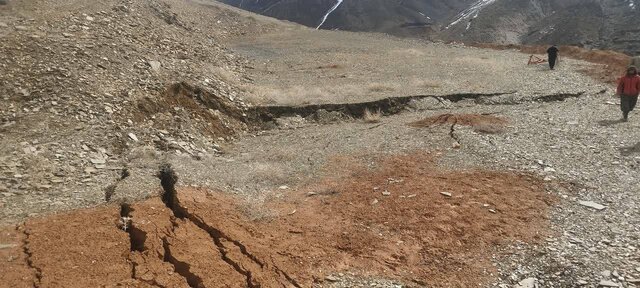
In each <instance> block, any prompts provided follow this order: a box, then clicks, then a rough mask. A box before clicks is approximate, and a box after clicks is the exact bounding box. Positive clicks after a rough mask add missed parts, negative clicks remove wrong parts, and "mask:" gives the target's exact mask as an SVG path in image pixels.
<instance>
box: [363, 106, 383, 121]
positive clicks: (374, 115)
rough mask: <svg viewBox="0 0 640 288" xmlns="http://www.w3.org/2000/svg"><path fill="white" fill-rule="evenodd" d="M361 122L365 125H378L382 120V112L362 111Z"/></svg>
mask: <svg viewBox="0 0 640 288" xmlns="http://www.w3.org/2000/svg"><path fill="white" fill-rule="evenodd" d="M362 120H364V122H365V123H378V122H380V121H381V120H382V112H381V111H380V110H377V111H375V112H371V111H370V110H369V109H364V114H363V116H362Z"/></svg>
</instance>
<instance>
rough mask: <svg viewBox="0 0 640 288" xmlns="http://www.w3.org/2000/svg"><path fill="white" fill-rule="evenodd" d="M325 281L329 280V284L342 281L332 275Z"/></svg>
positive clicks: (325, 278)
mask: <svg viewBox="0 0 640 288" xmlns="http://www.w3.org/2000/svg"><path fill="white" fill-rule="evenodd" d="M324 280H327V281H329V282H338V281H340V279H338V278H337V277H334V276H331V275H329V276H327V277H324Z"/></svg>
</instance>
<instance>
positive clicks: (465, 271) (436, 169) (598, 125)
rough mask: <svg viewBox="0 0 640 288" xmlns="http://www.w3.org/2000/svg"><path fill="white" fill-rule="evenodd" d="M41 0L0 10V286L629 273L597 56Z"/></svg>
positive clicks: (219, 10) (627, 150)
mask: <svg viewBox="0 0 640 288" xmlns="http://www.w3.org/2000/svg"><path fill="white" fill-rule="evenodd" d="M63 2H64V4H65V5H67V6H65V7H75V8H74V9H76V10H73V9H71V10H70V11H66V10H65V9H54V8H53V7H57V6H56V5H60V3H62V2H60V1H37V3H36V2H33V3H32V2H28V1H24V2H15V4H10V5H9V6H0V12H1V13H2V14H1V16H2V17H1V18H0V21H2V23H4V22H7V23H8V24H7V25H0V37H2V38H3V39H2V40H5V39H6V40H7V41H2V42H0V49H2V50H1V51H3V52H2V53H0V56H6V55H18V56H19V57H18V56H16V57H2V58H0V60H1V61H2V62H0V64H1V65H3V66H2V67H6V68H7V69H9V68H10V69H9V70H7V71H9V72H8V73H3V74H2V75H0V80H1V81H0V84H2V85H3V86H2V87H1V88H3V90H2V91H4V92H5V94H6V95H7V96H6V97H5V98H4V100H5V101H3V102H1V103H0V112H1V113H2V115H1V116H2V117H0V120H1V121H2V125H1V126H0V133H1V135H2V137H0V144H1V146H0V152H2V154H1V155H0V169H1V170H2V174H0V192H2V193H0V204H1V206H0V207H1V208H2V209H1V211H0V212H1V215H2V224H3V226H2V228H0V232H1V233H0V261H6V262H3V263H1V265H0V275H2V279H1V280H2V281H0V287H472V286H474V287H475V286H479V287H523V286H522V285H525V284H527V283H533V285H534V286H535V285H538V286H539V287H576V286H583V287H598V286H605V287H635V285H636V284H637V283H639V282H640V281H638V280H637V279H640V258H639V257H638V250H637V240H638V235H640V232H639V231H638V227H640V226H638V224H639V223H638V219H640V217H638V211H640V210H639V209H638V206H637V203H638V200H639V199H638V197H639V196H638V195H640V194H638V191H639V190H640V187H639V186H638V184H637V181H635V180H636V177H634V175H635V174H634V173H635V171H636V170H637V167H638V165H639V164H638V163H639V161H640V160H639V159H640V158H639V157H638V155H637V154H638V151H640V149H638V146H639V144H638V143H637V142H638V141H637V139H638V137H640V135H639V133H638V132H637V131H638V129H637V128H640V126H639V125H638V124H637V123H638V120H637V119H636V118H635V116H634V115H631V121H630V122H629V123H621V122H619V121H617V119H618V116H619V115H618V114H619V113H618V108H617V106H616V105H617V99H614V98H612V97H611V96H612V95H611V94H612V87H611V86H609V85H608V84H606V83H600V82H598V80H597V79H594V78H591V77H589V76H588V75H585V74H583V73H582V72H581V71H583V70H585V69H591V70H598V69H604V68H605V67H602V65H596V64H591V63H588V62H583V61H579V60H573V59H563V60H562V62H561V64H560V66H559V67H558V69H557V70H555V71H548V70H547V69H546V68H545V67H543V66H526V65H525V64H526V62H527V59H528V56H529V55H527V54H522V53H519V52H517V51H495V50H488V49H479V48H472V47H465V46H462V45H457V44H452V45H448V44H442V43H428V42H423V41H418V40H406V39H397V38H393V37H388V36H382V35H369V34H362V33H345V32H340V31H315V30H312V29H306V28H303V27H298V26H296V25H292V24H289V23H280V22H278V21H275V20H272V19H265V18H263V17H259V16H255V15H250V14H248V13H246V12H242V11H237V10H234V9H233V8H229V7H226V6H224V5H220V4H215V3H213V2H209V1H187V2H184V1H169V0H166V1H164V0H163V1H160V0H157V1H156V0H153V1H152V0H148V1H115V0H113V1H111V0H110V1H101V2H100V3H98V2H92V3H89V4H87V3H85V2H83V1H73V0H65V1H63ZM34 3H35V4H38V5H41V6H37V5H36V6H37V7H45V8H46V7H48V8H50V9H44V8H42V9H35V8H34V7H35V6H34V5H35V4H34ZM47 5H48V6H47ZM2 9H3V10H2ZM16 11H17V12H19V13H17V14H16V13H14V12H16ZM21 13H22V14H21ZM16 15H18V16H16ZM20 15H22V16H20ZM65 21H66V22H65ZM58 23H63V24H58ZM5 26H6V27H5ZM211 27H215V29H213V28H211ZM3 29H4V30H3ZM65 29H70V30H71V31H67V30H65ZM63 31H64V32H63ZM118 31H120V32H122V33H120V32H118ZM61 32H63V33H64V34H63V35H62V36H60V35H59V34H60V33H61ZM71 32H73V33H71ZM196 32H197V33H196ZM110 33H114V34H113V35H111V34H110ZM117 35H124V36H123V37H120V36H117ZM212 39H213V40H215V41H213V40H212ZM113 41H122V42H123V43H121V44H123V47H129V48H130V49H122V51H119V52H118V53H115V52H113V48H112V46H111V45H112V43H113ZM67 42H70V43H75V44H74V45H71V44H69V43H67ZM61 43H64V44H61ZM212 43H214V44H212ZM76 44H77V45H76ZM125 44H126V45H125ZM142 44H145V45H142ZM146 44H153V45H149V46H148V45H146ZM156 44H157V45H156ZM154 45H156V46H157V47H156V46H154ZM21 47H28V49H27V48H24V49H23V48H21ZM52 47H53V48H52ZM96 47H98V48H96ZM54 48H55V49H54ZM103 48H104V49H103ZM163 49H168V50H163ZM27 50H28V51H31V52H34V51H35V52H41V53H31V52H25V51H27ZM158 51H162V52H158ZM41 55H45V56H41ZM60 55H67V56H64V57H63V56H60ZM68 55H81V56H77V59H80V60H81V61H77V62H74V61H67V60H68V58H69V57H71V56H68ZM150 55H151V56H150ZM120 57H122V58H120ZM105 58H107V60H105ZM13 59H18V60H13ZM74 59H76V58H74ZM131 59H137V60H131ZM16 61H18V62H17V63H16ZM36 63H39V64H38V65H36ZM50 66H51V67H50ZM31 67H40V68H42V71H41V70H37V71H40V72H42V73H44V74H42V75H45V76H46V75H50V72H51V71H58V72H59V73H58V72H56V73H57V74H55V75H56V76H55V77H49V76H47V77H40V76H41V75H40V74H33V73H35V72H34V71H35V70H33V69H31ZM52 67H55V69H54V68H52ZM60 67H62V68H60ZM85 69H86V70H85ZM43 71H44V72H43ZM40 72H38V73H40ZM56 83H57V84H60V83H62V84H63V85H62V84H61V85H53V84H56ZM95 83H99V84H95ZM80 86H81V87H80ZM86 91H89V92H86ZM45 92H46V93H45ZM107 104H108V105H107ZM87 107H89V108H87ZM91 107H93V108H91ZM98 110H99V111H105V112H98ZM585 203H586V204H588V205H584V204H585ZM522 283H524V284H522ZM519 285H520V286H519ZM524 287H529V286H524Z"/></svg>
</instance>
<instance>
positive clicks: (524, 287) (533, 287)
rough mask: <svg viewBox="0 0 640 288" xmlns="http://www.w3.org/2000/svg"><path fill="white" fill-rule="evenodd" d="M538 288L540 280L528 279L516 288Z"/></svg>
mask: <svg viewBox="0 0 640 288" xmlns="http://www.w3.org/2000/svg"><path fill="white" fill-rule="evenodd" d="M537 287H538V279H536V278H527V279H524V280H522V281H520V282H519V283H518V285H516V288H537Z"/></svg>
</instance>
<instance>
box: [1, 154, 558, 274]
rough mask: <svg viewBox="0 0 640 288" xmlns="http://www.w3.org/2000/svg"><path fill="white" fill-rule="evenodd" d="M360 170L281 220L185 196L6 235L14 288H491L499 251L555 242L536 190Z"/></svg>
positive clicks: (424, 158) (59, 218)
mask: <svg viewBox="0 0 640 288" xmlns="http://www.w3.org/2000/svg"><path fill="white" fill-rule="evenodd" d="M358 162H359V160H358V159H357V158H354V157H336V158H335V159H334V160H333V161H332V164H329V165H328V167H327V170H329V171H334V173H335V174H333V175H334V176H330V177H328V178H326V179H324V180H322V181H321V182H319V183H316V184H313V185H310V186H308V187H306V188H301V189H299V190H298V191H296V192H291V194H289V195H287V197H286V200H277V201H275V200H274V201H272V202H271V203H270V204H269V205H270V207H271V208H272V209H273V210H274V211H277V213H278V214H279V215H280V216H278V217H275V218H272V219H263V220H257V221H252V220H249V218H248V217H247V215H246V212H240V211H247V208H246V206H243V205H244V204H243V203H242V202H241V201H239V200H238V199H234V198H231V197H229V196H226V195H225V194H224V193H216V192H212V191H206V190H197V189H178V191H177V202H175V203H173V204H171V205H165V203H163V202H162V201H161V200H160V199H159V198H155V199H150V200H146V201H144V202H140V203H135V204H133V205H131V206H127V205H124V206H123V207H122V208H120V207H118V206H115V205H111V206H106V207H102V208H95V209H88V210H80V211H75V212H71V213H69V214H61V215H56V216H50V217H47V218H42V219H33V220H29V221H27V222H26V223H25V224H24V226H21V227H19V228H18V229H17V230H4V231H3V232H4V233H3V235H2V237H3V238H2V239H1V240H2V241H3V243H10V245H11V246H10V249H8V250H6V249H5V250H0V251H1V252H2V253H3V256H6V257H5V258H8V259H12V261H10V262H9V265H3V266H2V267H0V272H2V274H3V275H5V276H4V279H5V280H4V281H5V283H11V284H12V287H20V286H29V287H30V286H31V285H32V284H33V283H36V284H37V285H38V287H97V286H103V285H106V287H113V286H117V285H120V286H121V287H122V286H124V287H150V286H161V287H184V286H187V285H188V286H191V287H220V286H221V285H222V286H225V287H276V286H294V287H311V285H312V283H314V282H319V281H323V280H322V279H324V277H325V276H326V275H328V274H331V273H334V272H341V271H349V272H355V273H358V274H361V275H364V276H383V275H384V276H385V277H392V278H396V279H398V280H402V281H405V282H407V283H417V284H419V285H428V286H430V287H463V286H466V287H471V286H475V285H478V284H484V283H488V282H487V281H489V280H490V279H491V278H492V276H491V275H492V274H491V273H493V272H495V271H494V268H493V266H492V263H491V255H492V254H493V253H494V252H495V250H496V248H497V247H498V246H499V245H505V244H508V243H510V242H511V241H516V240H517V241H526V242H531V241H533V242H537V241H540V240H541V239H543V238H544V237H545V234H546V232H545V231H546V228H545V227H546V222H547V220H546V212H547V208H548V207H549V205H550V203H551V201H552V199H551V198H550V196H548V195H547V194H546V193H545V192H544V188H543V186H542V183H541V182H540V181H538V180H537V179H535V178H532V177H530V176H526V175H517V174H510V173H500V172H487V171H468V172H455V171H441V170H438V169H437V168H435V166H434V163H433V161H432V159H431V157H430V156H429V155H428V154H413V155H405V156H396V157H388V158H380V159H378V160H377V161H375V162H376V163H377V164H376V166H377V167H378V168H376V169H373V170H371V169H370V167H368V166H365V165H359V164H355V163H358ZM369 163H370V162H369ZM172 179H174V178H172ZM174 180H175V179H174ZM163 184H167V185H165V186H166V187H165V189H168V190H167V191H172V188H171V185H170V184H171V183H164V182H163ZM163 198H167V197H163ZM167 203H169V202H167ZM167 206H173V207H172V208H168V207H167ZM249 210H251V209H249ZM249 212H251V211H249ZM122 228H126V230H127V231H126V232H125V231H123V229H122ZM5 254H6V255H5ZM451 267H456V268H455V269H452V268H451Z"/></svg>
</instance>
